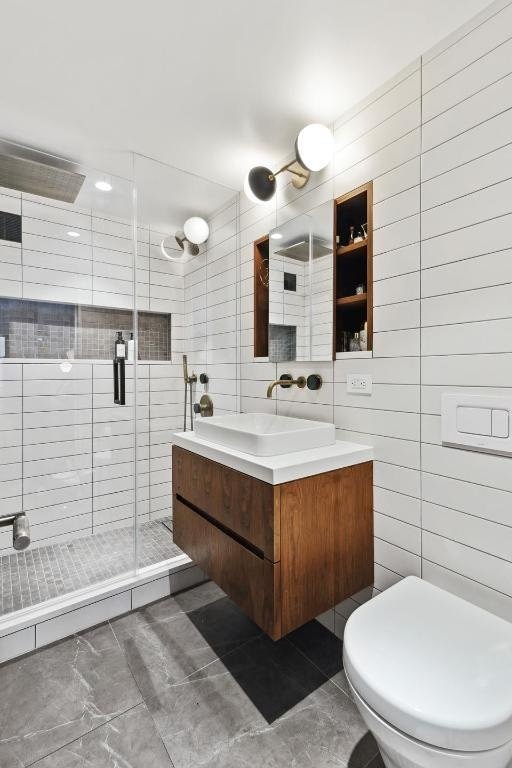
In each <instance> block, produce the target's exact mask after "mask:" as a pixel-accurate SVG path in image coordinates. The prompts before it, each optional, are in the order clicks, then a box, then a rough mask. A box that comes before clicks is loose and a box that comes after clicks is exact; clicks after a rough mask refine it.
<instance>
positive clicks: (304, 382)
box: [267, 373, 322, 397]
mask: <svg viewBox="0 0 512 768" xmlns="http://www.w3.org/2000/svg"><path fill="white" fill-rule="evenodd" d="M293 386H296V387H298V388H299V389H304V387H306V386H307V388H308V389H312V390H314V389H320V387H321V386H322V377H321V376H320V375H319V374H318V373H312V374H311V375H310V376H308V377H307V379H306V377H305V376H298V377H297V378H296V379H294V378H293V376H290V374H289V373H283V375H282V376H280V377H279V378H278V379H277V381H273V382H272V383H271V384H269V385H268V387H267V397H272V392H273V391H274V389H275V387H282V388H283V389H289V388H290V387H293Z"/></svg>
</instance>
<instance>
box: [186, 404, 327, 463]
mask: <svg viewBox="0 0 512 768" xmlns="http://www.w3.org/2000/svg"><path fill="white" fill-rule="evenodd" d="M194 431H195V434H196V435H197V436H198V437H200V438H201V439H203V440H208V441H209V442H211V443H217V444H219V445H223V446H224V447H226V448H230V449H232V450H235V451H242V452H244V453H250V454H252V455H253V456H281V455H283V454H285V453H293V452H295V451H306V450H308V449H311V448H322V447H324V446H328V445H334V443H335V442H336V430H335V427H334V424H326V423H324V422H322V421H309V420H308V419H293V418H290V417H288V416H275V415H273V414H269V413H237V414H233V415H232V416H212V417H211V418H205V419H197V420H196V422H195V425H194Z"/></svg>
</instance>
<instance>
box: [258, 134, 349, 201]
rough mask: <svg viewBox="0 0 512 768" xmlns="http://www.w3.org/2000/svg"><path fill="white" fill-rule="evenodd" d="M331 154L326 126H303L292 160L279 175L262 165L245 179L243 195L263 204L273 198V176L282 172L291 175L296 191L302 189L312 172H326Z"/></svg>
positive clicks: (330, 137)
mask: <svg viewBox="0 0 512 768" xmlns="http://www.w3.org/2000/svg"><path fill="white" fill-rule="evenodd" d="M333 152H334V137H333V135H332V132H331V131H330V130H329V128H327V126H325V125H321V124H320V123H311V125H306V126H305V128H303V129H302V130H301V131H300V133H299V134H298V136H297V138H296V140H295V159H294V160H292V162H290V163H287V164H286V165H283V167H282V168H280V169H279V170H278V171H271V170H270V168H267V167H266V166H264V165H257V166H255V167H254V168H251V170H250V171H249V173H248V174H247V176H246V178H245V183H244V190H245V194H246V195H247V197H248V198H249V200H251V201H252V202H253V203H266V202H268V201H269V200H272V198H273V197H274V195H275V192H276V176H278V175H279V174H280V173H283V171H289V173H291V174H292V176H293V178H292V184H293V186H294V187H295V189H302V188H303V187H304V186H305V185H306V184H307V183H308V180H309V177H310V175H311V171H321V170H322V169H323V168H325V167H326V166H327V165H328V164H329V162H330V160H331V158H332V155H333Z"/></svg>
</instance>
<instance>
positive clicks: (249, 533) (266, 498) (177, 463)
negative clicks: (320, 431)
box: [173, 446, 373, 640]
mask: <svg viewBox="0 0 512 768" xmlns="http://www.w3.org/2000/svg"><path fill="white" fill-rule="evenodd" d="M372 474H373V473H372V462H365V463H363V464H356V465H354V466H351V467H346V468H344V469H338V470H334V471H332V472H325V473H323V474H319V475H313V476H312V477H306V478H302V479H300V480H294V481H292V482H289V483H283V484H281V485H270V484H268V483H264V482H262V481H260V480H257V479H255V478H253V477H250V476H248V475H245V474H243V473H241V472H238V471H236V470H233V469H230V468H229V467H225V466H224V465H223V464H219V463H217V462H214V461H211V460H210V459H205V458H204V457H202V456H198V455H197V454H195V453H191V452H190V451H186V450H184V449H183V448H179V447H178V446H173V516H174V541H175V542H176V544H177V545H178V546H179V547H180V549H182V550H183V551H184V552H186V553H187V554H188V555H189V556H190V557H191V558H192V559H193V560H194V561H195V562H196V563H197V564H198V565H200V567H201V568H202V569H203V570H204V571H205V573H207V574H208V576H209V577H210V578H211V579H212V580H213V581H215V582H216V583H217V584H218V585H219V586H220V587H221V588H222V589H223V590H224V591H225V592H226V594H228V595H229V596H230V597H231V598H232V599H233V600H234V601H235V602H236V603H237V605H239V607H240V608H241V609H242V610H243V611H244V612H245V613H246V614H247V615H248V616H250V617H251V618H252V619H253V621H255V622H256V623H257V624H258V625H259V626H260V627H261V628H262V629H263V630H264V631H265V632H266V633H267V634H268V635H269V636H270V637H272V638H273V639H274V640H277V639H279V638H280V637H282V636H283V635H286V634H288V632H291V631H292V630H293V629H296V628H297V627H300V626H301V625H302V624H304V623H306V622H307V621H309V620H311V619H313V618H314V617H315V616H318V615H319V614H320V613H323V612H324V611H326V610H328V609H329V608H332V607H333V606H334V605H336V603H339V602H341V601H342V600H344V599H345V598H347V597H350V596H351V595H353V594H354V593H355V592H358V591H359V590H361V589H363V588H364V587H366V586H369V585H370V584H371V583H372V582H373V512H372V507H373V504H372V487H373V482H372Z"/></svg>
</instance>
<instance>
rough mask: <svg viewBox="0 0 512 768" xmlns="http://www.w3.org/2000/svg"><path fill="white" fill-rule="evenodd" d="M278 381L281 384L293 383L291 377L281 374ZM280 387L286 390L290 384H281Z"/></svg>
mask: <svg viewBox="0 0 512 768" xmlns="http://www.w3.org/2000/svg"><path fill="white" fill-rule="evenodd" d="M279 381H282V382H287V381H293V376H291V375H290V374H289V373H283V374H281V376H280V377H279ZM281 387H283V389H288V388H289V387H291V384H286V383H283V384H281Z"/></svg>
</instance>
